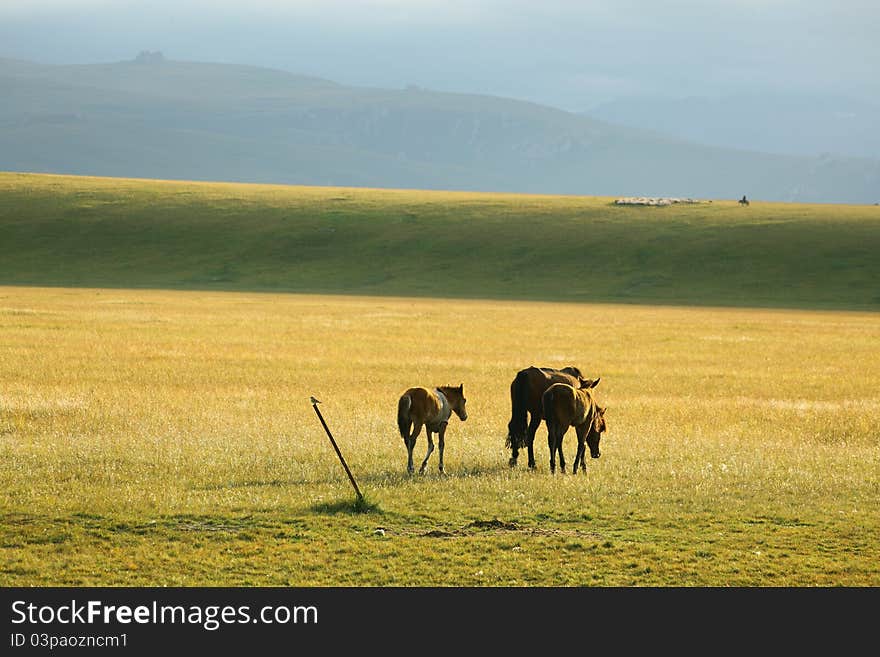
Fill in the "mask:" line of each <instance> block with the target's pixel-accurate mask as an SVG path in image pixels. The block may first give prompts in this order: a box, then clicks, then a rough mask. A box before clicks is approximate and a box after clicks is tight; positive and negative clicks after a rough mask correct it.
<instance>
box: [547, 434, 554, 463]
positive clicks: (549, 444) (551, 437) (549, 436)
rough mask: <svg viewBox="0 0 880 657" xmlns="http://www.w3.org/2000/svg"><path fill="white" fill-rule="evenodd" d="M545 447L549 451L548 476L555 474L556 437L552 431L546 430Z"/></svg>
mask: <svg viewBox="0 0 880 657" xmlns="http://www.w3.org/2000/svg"><path fill="white" fill-rule="evenodd" d="M547 447H548V448H549V449H550V474H553V473H555V472H556V437H555V436H554V435H553V429H548V430H547Z"/></svg>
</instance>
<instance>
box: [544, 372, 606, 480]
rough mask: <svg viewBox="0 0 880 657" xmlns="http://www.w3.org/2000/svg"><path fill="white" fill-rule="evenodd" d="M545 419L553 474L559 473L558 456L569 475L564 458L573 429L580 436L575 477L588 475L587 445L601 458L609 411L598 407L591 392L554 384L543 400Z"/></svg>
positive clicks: (563, 384)
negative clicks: (565, 442) (565, 444)
mask: <svg viewBox="0 0 880 657" xmlns="http://www.w3.org/2000/svg"><path fill="white" fill-rule="evenodd" d="M541 402H542V405H543V407H544V418H545V420H546V422H547V444H548V446H549V447H550V472H556V462H555V456H556V453H557V452H558V453H559V468H560V469H561V470H562V472H565V457H564V456H563V454H562V438H563V437H564V436H565V433H566V431H568V428H569V427H572V426H573V427H574V428H575V431H576V432H577V441H578V446H577V453H576V454H575V457H574V466H573V467H572V469H571V472H572V474H577V471H578V465H580V466H581V471H582V472H586V471H587V464H586V459H585V451H586V450H585V449H584V442H586V444H587V445H589V447H590V456H591V457H593V458H594V459H597V458H599V456H601V453H600V452H599V439H600V438H602V434H603V433H604V432H605V429H606V424H605V408H602V407H601V406H599V405H598V404H597V403H596V400H595V399H594V398H593V393H592V392H591V390H590V389H589V388H575V387H573V386H570V385H568V384H567V383H554V384H553V385H552V386H550V387H549V388H547V391H546V392H545V393H544V394H543V396H542V398H541Z"/></svg>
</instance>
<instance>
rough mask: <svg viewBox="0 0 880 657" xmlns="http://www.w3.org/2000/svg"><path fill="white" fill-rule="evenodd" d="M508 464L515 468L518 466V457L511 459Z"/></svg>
mask: <svg viewBox="0 0 880 657" xmlns="http://www.w3.org/2000/svg"><path fill="white" fill-rule="evenodd" d="M507 465H509V466H510V467H511V468H515V467H516V459H514V458H512V459H510V460H509V461H508V462H507Z"/></svg>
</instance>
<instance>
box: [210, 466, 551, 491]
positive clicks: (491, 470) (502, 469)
mask: <svg viewBox="0 0 880 657" xmlns="http://www.w3.org/2000/svg"><path fill="white" fill-rule="evenodd" d="M519 471H522V472H528V473H533V472H535V471H534V470H526V468H524V467H521V468H510V467H509V466H508V465H507V463H506V462H504V463H497V464H492V465H489V464H478V465H473V466H468V467H462V468H459V469H451V470H447V471H446V473H445V474H440V473H439V472H437V469H436V468H429V469H428V471H427V472H425V474H423V475H420V474H409V473H408V472H406V469H405V468H401V469H400V470H383V471H380V472H373V473H370V474H367V475H358V476H357V477H356V478H357V481H358V483H359V484H361V487H363V486H371V485H372V486H377V485H378V486H399V485H403V484H406V483H414V482H418V481H438V480H440V481H442V480H444V479H457V478H461V477H494V476H498V475H502V474H505V473H511V474H513V473H517V472H519ZM341 481H345V477H344V476H342V477H333V476H328V477H320V478H314V479H310V478H291V479H266V480H262V481H261V480H258V479H246V480H243V481H223V482H218V483H213V484H205V485H201V486H194V487H193V490H201V491H210V490H223V489H227V488H230V489H231V488H284V487H287V486H303V485H316V484H318V485H320V484H332V483H336V482H341Z"/></svg>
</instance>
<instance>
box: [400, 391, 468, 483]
mask: <svg viewBox="0 0 880 657" xmlns="http://www.w3.org/2000/svg"><path fill="white" fill-rule="evenodd" d="M466 402H467V400H466V399H465V398H464V384H462V385H460V386H458V387H457V388H456V387H454V386H440V387H437V388H433V389H429V388H423V387H421V386H418V387H415V388H409V389H408V390H407V391H406V392H404V393H403V394H402V395H401V396H400V399H399V400H398V401H397V428H398V429H399V430H400V436H401V438H403V443H404V445H406V451H407V463H406V471H407V472H409V473H410V474H412V472H413V448H414V447H415V446H416V438H417V437H418V435H419V432H421V430H422V425H425V433H426V434H427V435H428V453H427V454H425V460H424V461H422V467H421V468H419V474H424V472H425V468H427V467H428V457H429V456H431V452H433V451H434V441H433V439H432V438H431V434H432V433H436V434H437V441H438V446H439V447H440V466H439V469H440V473H441V474H443V443H444V438H445V437H446V425H447V424H449V418H450V417H452V413H453V412H454V413H455V414H456V415H457V416H458V417H459V419H460V420H461V421H462V422H464V421H465V420H467V410H466V409H465V403H466Z"/></svg>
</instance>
